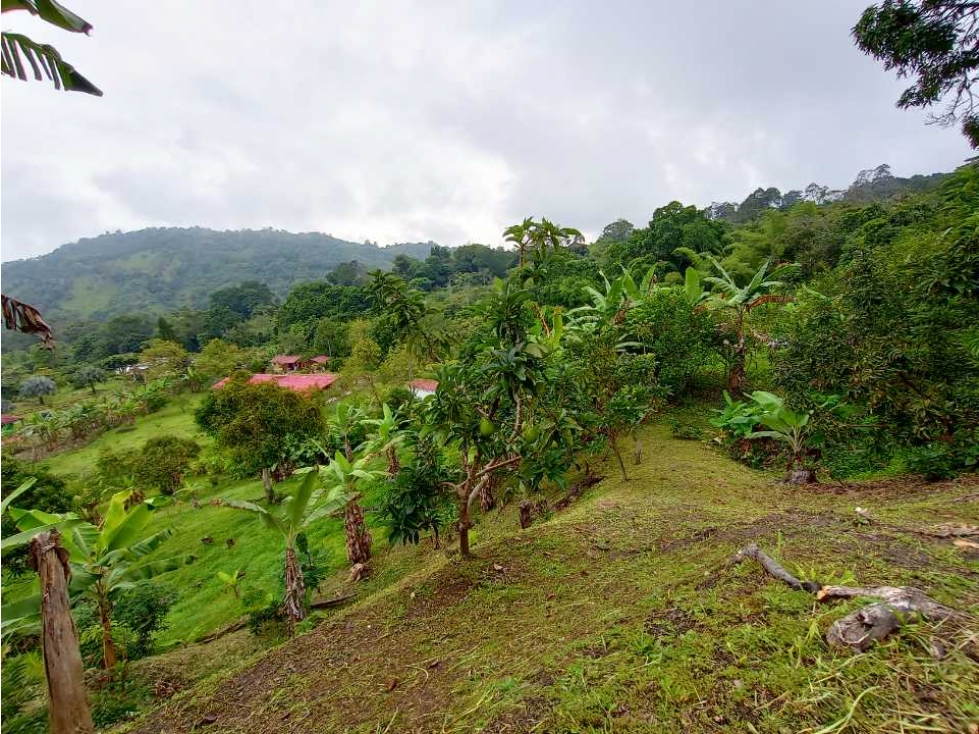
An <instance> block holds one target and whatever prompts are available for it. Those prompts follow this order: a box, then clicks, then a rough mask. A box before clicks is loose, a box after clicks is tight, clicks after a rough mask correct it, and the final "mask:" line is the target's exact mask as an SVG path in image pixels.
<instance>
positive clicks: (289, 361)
mask: <svg viewBox="0 0 979 734" xmlns="http://www.w3.org/2000/svg"><path fill="white" fill-rule="evenodd" d="M302 364H303V358H302V357H299V356H296V355H294V354H278V355H276V356H275V357H272V369H273V370H274V371H275V372H296V371H297V370H298V369H299V368H300V367H302Z"/></svg>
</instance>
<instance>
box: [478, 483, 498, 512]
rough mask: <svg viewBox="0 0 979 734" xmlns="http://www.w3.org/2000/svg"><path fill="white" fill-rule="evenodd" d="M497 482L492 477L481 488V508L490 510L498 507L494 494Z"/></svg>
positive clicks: (485, 510) (486, 510)
mask: <svg viewBox="0 0 979 734" xmlns="http://www.w3.org/2000/svg"><path fill="white" fill-rule="evenodd" d="M494 484H496V482H495V481H494V480H493V478H492V477H490V478H489V479H488V480H487V481H486V482H485V483H484V484H483V486H482V487H480V488H479V509H481V510H482V511H483V512H489V511H490V510H492V509H493V508H494V507H496V498H495V497H494V496H493V485H494Z"/></svg>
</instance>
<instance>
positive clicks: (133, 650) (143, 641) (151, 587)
mask: <svg viewBox="0 0 979 734" xmlns="http://www.w3.org/2000/svg"><path fill="white" fill-rule="evenodd" d="M176 598H177V595H176V593H175V592H174V591H173V590H171V589H169V588H167V587H166V586H162V585H160V584H159V583H155V582H143V583H139V584H136V585H135V586H133V587H132V588H131V589H129V590H127V591H126V592H125V593H123V594H122V595H121V596H120V597H119V599H118V600H117V601H116V603H115V604H114V606H113V609H112V617H113V620H114V621H115V622H117V623H118V624H122V625H125V626H126V627H128V628H129V629H130V630H131V631H132V632H133V634H134V639H133V640H132V642H131V643H130V644H129V645H127V646H126V655H127V656H128V657H129V659H130V660H136V659H138V658H141V657H145V656H147V655H149V654H151V653H152V652H153V635H154V633H156V632H158V631H160V630H162V629H166V627H167V623H166V617H167V614H169V612H170V607H171V606H173V602H174V601H175V600H176Z"/></svg>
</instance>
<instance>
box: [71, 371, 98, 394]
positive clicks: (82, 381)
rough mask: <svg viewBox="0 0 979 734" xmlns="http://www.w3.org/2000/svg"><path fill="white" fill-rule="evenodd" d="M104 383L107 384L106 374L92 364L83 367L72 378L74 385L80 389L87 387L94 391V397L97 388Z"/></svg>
mask: <svg viewBox="0 0 979 734" xmlns="http://www.w3.org/2000/svg"><path fill="white" fill-rule="evenodd" d="M103 382H105V372H103V371H102V370H100V369H99V368H98V367H96V366H95V365H91V364H87V365H84V366H82V367H81V368H79V370H78V371H77V372H76V373H75V374H74V375H72V377H71V384H72V385H74V386H75V387H78V388H82V387H87V388H89V389H90V390H91V391H92V395H94V394H95V386H96V385H98V384H100V383H103Z"/></svg>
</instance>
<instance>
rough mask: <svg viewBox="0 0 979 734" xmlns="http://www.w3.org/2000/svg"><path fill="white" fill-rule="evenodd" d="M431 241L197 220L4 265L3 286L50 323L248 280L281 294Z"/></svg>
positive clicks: (181, 302)
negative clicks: (387, 242) (356, 238)
mask: <svg viewBox="0 0 979 734" xmlns="http://www.w3.org/2000/svg"><path fill="white" fill-rule="evenodd" d="M431 245H432V243H430V242H428V243H408V244H397V245H392V246H390V247H379V246H377V245H374V244H357V243H355V242H348V241H346V240H341V239H338V238H336V237H332V236H330V235H327V234H321V233H318V232H308V233H301V234H295V233H292V232H285V231H283V230H274V229H263V230H257V231H256V230H240V231H227V232H218V231H215V230H211V229H204V228H202V227H192V228H187V229H181V228H154V229H143V230H139V231H136V232H115V233H107V234H103V235H100V236H99V237H93V238H87V239H82V240H79V241H78V242H74V243H71V244H67V245H62V246H61V247H59V248H58V249H56V250H55V251H54V252H51V253H49V254H47V255H42V256H41V257H37V258H33V259H30V260H16V261H12V262H6V263H3V289H4V293H6V294H7V295H9V296H13V297H14V298H18V299H21V300H24V301H27V302H28V303H31V304H34V305H36V306H37V307H38V308H40V309H41V310H42V312H43V313H44V314H45V316H46V317H47V318H48V319H49V320H51V321H55V322H62V323H64V322H67V321H71V320H80V319H97V320H102V319H107V318H111V317H112V316H117V315H120V314H126V313H132V312H134V311H138V312H142V313H147V312H150V313H157V312H159V313H162V312H165V311H174V310H177V309H181V308H201V307H205V306H206V305H207V297H208V295H209V294H210V293H211V292H213V291H215V290H217V289H218V288H223V287H225V286H229V285H236V284H238V283H241V282H243V281H246V280H260V281H264V282H265V283H267V284H268V285H269V287H270V288H271V289H272V290H273V291H274V292H275V293H276V294H278V295H284V294H285V293H286V292H287V291H288V290H289V288H290V287H291V286H292V285H293V284H294V283H296V282H299V281H304V280H315V279H318V278H322V277H324V276H325V275H326V274H327V273H328V272H330V271H331V270H333V269H334V268H335V267H336V266H337V265H339V264H340V263H343V262H347V261H350V260H357V261H359V262H361V263H363V264H364V265H366V266H367V267H368V268H376V267H380V268H384V267H386V266H388V265H390V263H391V262H392V261H393V260H394V258H395V256H397V255H400V254H405V255H410V256H412V257H418V258H424V257H426V256H427V255H428V252H429V250H430V248H431Z"/></svg>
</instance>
